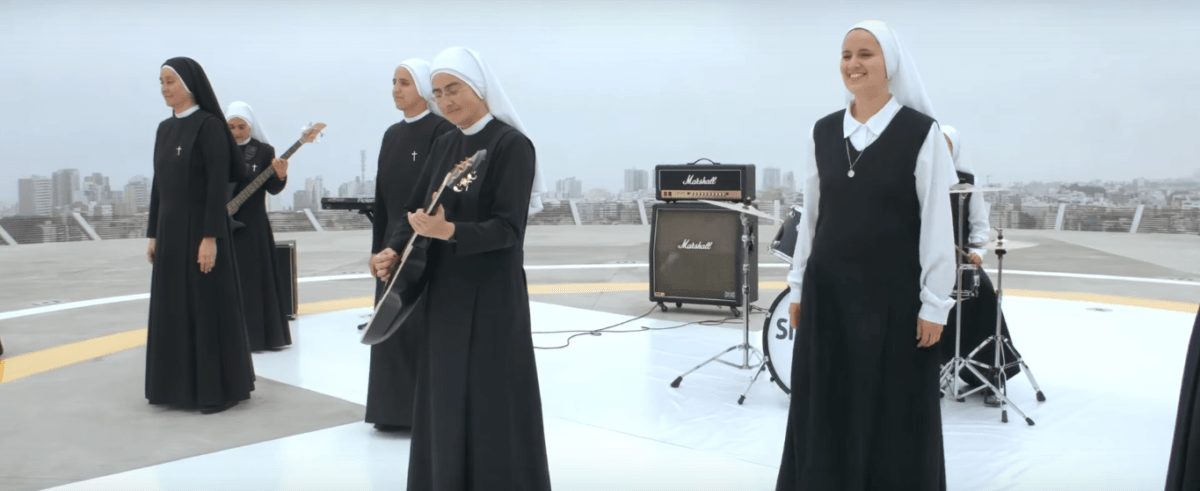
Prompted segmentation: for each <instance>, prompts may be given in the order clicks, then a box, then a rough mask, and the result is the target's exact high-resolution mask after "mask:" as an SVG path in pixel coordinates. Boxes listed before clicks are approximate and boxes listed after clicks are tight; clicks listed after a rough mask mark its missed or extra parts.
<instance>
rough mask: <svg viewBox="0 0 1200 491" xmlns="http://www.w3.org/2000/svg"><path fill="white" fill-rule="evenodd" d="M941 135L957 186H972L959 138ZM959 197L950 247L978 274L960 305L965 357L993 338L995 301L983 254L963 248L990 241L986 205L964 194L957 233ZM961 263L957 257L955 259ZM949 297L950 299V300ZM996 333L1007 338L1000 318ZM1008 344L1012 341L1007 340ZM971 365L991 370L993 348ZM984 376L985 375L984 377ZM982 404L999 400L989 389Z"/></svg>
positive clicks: (949, 335)
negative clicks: (971, 291) (973, 290)
mask: <svg viewBox="0 0 1200 491" xmlns="http://www.w3.org/2000/svg"><path fill="white" fill-rule="evenodd" d="M942 133H943V134H944V135H945V137H946V145H947V147H948V148H949V149H950V155H951V156H952V157H953V159H954V170H955V172H956V173H957V176H956V180H955V181H954V182H958V183H968V184H972V185H974V184H975V172H974V169H973V168H972V166H971V162H970V160H969V159H968V158H967V151H966V150H964V149H963V145H962V137H961V136H959V133H958V130H957V129H955V128H954V127H952V126H950V125H943V126H942ZM959 196H960V195H959V194H957V193H952V194H950V212H951V213H950V215H951V223H952V227H953V229H954V244H955V245H956V246H957V247H958V248H959V249H960V250H963V251H965V252H967V253H968V256H967V257H966V262H967V263H969V264H973V265H975V266H976V267H977V268H978V272H979V292H978V295H977V296H976V297H975V298H965V299H963V301H962V346H961V347H960V352H961V354H962V355H963V356H964V357H965V356H966V355H968V354H970V353H971V351H972V350H974V349H975V348H976V347H978V346H979V345H980V344H982V343H983V341H984V340H986V339H987V338H988V337H989V336H993V335H995V334H996V309H997V300H998V299H997V298H996V288H995V287H994V286H993V285H992V280H991V278H989V277H988V275H987V272H985V271H984V270H983V268H982V266H983V256H984V255H985V254H987V251H985V250H983V249H969V248H968V247H967V246H966V245H964V244H963V242H966V244H980V243H983V242H987V241H988V240H989V239H990V238H991V235H990V234H991V225H990V224H989V221H988V207H987V203H985V202H984V201H983V195H982V194H981V193H966V196H964V197H963V199H964V201H965V203H964V207H963V208H964V210H965V211H966V212H967V216H966V217H964V218H963V222H964V224H965V225H967V229H966V231H965V232H964V231H962V230H959V217H958V213H959V212H958V199H959ZM959 257H960V259H961V256H959ZM953 297H954V295H953V293H952V294H951V298H953ZM957 308H958V306H957V305H954V306H952V307H951V309H950V314H949V315H948V318H947V320H946V330H945V332H944V333H943V335H942V342H941V343H940V344H941V358H940V362H941V364H942V365H945V364H946V363H949V362H950V360H952V359H953V358H954V351H955V345H956V336H957V334H956V331H957V322H958V313H957V312H956V311H955V309H957ZM1000 330H1001V332H1002V333H1003V334H1004V336H1005V337H1008V335H1009V334H1008V323H1007V322H1006V320H1005V319H1004V318H1003V317H1001V318H1000ZM1009 341H1010V342H1011V341H1012V338H1011V337H1009ZM1004 349H1005V352H1004V353H1003V354H1004V357H1003V358H1001V359H1002V360H1005V359H1006V360H1009V361H1011V360H1014V359H1016V357H1017V356H1018V355H1019V353H1017V352H1015V350H1016V348H1012V349H1011V350H1010V349H1009V348H1008V347H1005V348H1004ZM973 359H974V360H975V361H978V362H980V363H983V364H985V365H988V366H991V365H993V364H994V363H995V362H996V351H995V346H994V345H988V347H987V348H985V349H983V350H980V351H979V353H977V354H976V355H975V357H974V358H973ZM1018 373H1021V367H1020V366H1018V365H1013V366H1011V367H1008V368H1007V369H1005V370H1004V374H1005V380H1008V379H1010V378H1013V376H1015V375H1016V374H1018ZM985 375H986V374H985ZM958 376H959V377H960V378H961V380H962V381H963V382H965V383H966V384H967V385H968V386H969V387H970V388H971V389H974V388H976V387H979V386H980V385H983V382H982V381H981V380H979V378H978V377H976V376H975V374H974V373H972V372H971V371H970V370H965V369H964V370H962V371H960V372H959V374H958ZM996 378H997V379H996V380H992V384H998V383H999V380H998V378H999V377H996ZM984 404H986V405H988V406H993V407H1000V400H999V399H998V398H997V397H996V395H995V394H994V393H992V390H991V389H985V390H984Z"/></svg>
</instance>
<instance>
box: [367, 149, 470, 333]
mask: <svg viewBox="0 0 1200 491" xmlns="http://www.w3.org/2000/svg"><path fill="white" fill-rule="evenodd" d="M486 156H487V150H480V151H478V152H475V155H473V156H471V157H470V158H468V159H467V160H464V161H462V162H461V163H459V164H458V165H456V166H454V168H453V169H450V172H448V173H446V177H445V178H444V179H442V184H441V186H438V188H437V190H436V192H435V194H434V195H433V199H431V200H430V203H429V206H426V207H425V209H426V210H431V212H435V211H436V210H437V206H438V201H439V200H440V198H441V197H442V195H443V193H444V191H445V190H446V188H451V189H453V190H454V192H456V193H457V192H462V191H465V190H466V189H467V187H469V186H470V185H471V183H472V182H474V181H475V178H476V174H475V170H476V169H478V168H479V166H480V164H482V163H483V159H484V158H485V157H486ZM432 240H433V239H431V238H429V237H425V236H423V235H419V234H417V233H415V232H414V233H413V234H412V237H409V239H408V245H406V246H405V247H404V252H403V253H402V254H401V255H400V260H399V261H397V262H396V264H394V265H393V266H392V267H391V268H389V269H388V274H387V281H388V285H387V290H386V291H384V293H383V296H382V297H380V299H379V304H377V305H376V306H375V312H374V313H373V314H371V320H370V321H367V326H366V327H365V328H364V329H363V334H362V343H363V344H379V343H382V342H383V341H384V340H386V339H387V338H388V337H390V336H391V335H392V334H393V333H395V332H396V330H397V329H399V328H400V325H401V324H403V323H404V320H405V319H407V318H408V316H409V314H411V313H412V310H413V307H414V306H416V304H417V301H418V300H420V299H421V295H422V294H423V293H424V292H425V285H427V284H428V283H429V277H428V276H427V274H426V271H427V270H426V266H427V263H426V260H427V256H428V252H427V250H428V249H429V244H430V242H431V241H432Z"/></svg>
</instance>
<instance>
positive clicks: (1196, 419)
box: [1166, 312, 1200, 491]
mask: <svg viewBox="0 0 1200 491" xmlns="http://www.w3.org/2000/svg"><path fill="white" fill-rule="evenodd" d="M1197 489H1200V312H1198V313H1197V314H1196V322H1195V323H1193V324H1192V340H1191V342H1190V343H1188V352H1187V362H1186V363H1185V364H1184V367H1183V384H1182V386H1181V387H1180V390H1179V412H1178V413H1177V414H1176V416H1175V441H1174V443H1173V444H1172V446H1171V462H1170V464H1169V465H1168V467H1167V487H1166V491H1195V490H1197Z"/></svg>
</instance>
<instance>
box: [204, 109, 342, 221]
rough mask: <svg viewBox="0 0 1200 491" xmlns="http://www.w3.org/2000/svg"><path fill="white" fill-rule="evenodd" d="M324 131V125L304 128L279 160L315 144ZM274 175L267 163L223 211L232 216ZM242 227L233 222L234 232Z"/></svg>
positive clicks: (271, 167)
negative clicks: (310, 144)
mask: <svg viewBox="0 0 1200 491" xmlns="http://www.w3.org/2000/svg"><path fill="white" fill-rule="evenodd" d="M324 129H325V123H317V124H314V125H310V126H305V127H304V129H303V130H302V132H301V133H300V139H299V140H296V143H293V144H292V146H291V148H288V149H287V151H286V152H283V155H281V156H280V157H279V158H281V159H284V160H287V159H289V158H291V157H292V155H293V154H295V153H296V151H297V150H300V147H302V146H304V144H305V143H315V142H316V141H317V140H318V139H319V138H320V137H321V131H323V130H324ZM274 175H275V166H273V165H270V163H268V164H267V169H266V170H264V171H262V173H261V174H259V175H258V177H256V178H254V180H253V181H251V182H250V184H248V185H247V186H246V188H245V189H243V190H242V192H240V193H238V195H237V196H235V197H234V198H233V200H231V201H230V202H229V204H227V205H225V210H226V211H228V212H229V216H233V214H234V213H237V211H238V210H239V209H241V207H242V205H244V204H246V200H248V199H250V196H253V195H254V193H255V192H256V191H258V189H259V188H261V187H263V184H266V183H267V179H270V178H271V176H274ZM244 226H245V225H243V224H242V223H241V222H238V221H236V220H234V221H233V228H234V229H235V230H236V229H239V228H242V227H244Z"/></svg>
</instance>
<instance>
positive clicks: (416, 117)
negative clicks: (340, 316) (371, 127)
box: [366, 58, 455, 431]
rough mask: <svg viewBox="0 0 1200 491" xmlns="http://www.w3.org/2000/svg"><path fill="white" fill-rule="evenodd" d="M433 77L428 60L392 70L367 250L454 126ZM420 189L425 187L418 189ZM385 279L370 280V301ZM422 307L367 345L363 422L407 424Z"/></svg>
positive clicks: (381, 243)
mask: <svg viewBox="0 0 1200 491" xmlns="http://www.w3.org/2000/svg"><path fill="white" fill-rule="evenodd" d="M432 83H433V82H432V81H431V80H430V76H429V62H427V61H425V60H421V59H417V58H413V59H409V60H404V62H402V63H400V66H398V67H396V70H395V71H394V72H393V74H392V101H393V102H395V104H396V109H399V110H400V112H401V113H403V117H404V119H403V120H402V121H400V122H398V123H396V124H393V125H392V126H391V127H389V128H388V129H387V131H385V132H384V133H383V144H382V145H381V146H380V149H379V164H378V166H377V171H376V174H375V218H374V220H373V221H372V224H371V232H372V242H371V254H372V255H374V254H378V253H379V252H380V251H382V250H383V249H384V247H386V245H387V237H390V236H391V235H392V233H394V232H395V231H396V226H397V225H398V224H400V223H407V222H408V211H407V210H406V209H405V206H407V205H408V202H409V201H410V200H412V196H413V194H414V189H415V188H416V187H417V179H418V178H419V177H420V176H421V170H422V169H423V168H424V167H425V161H426V158H427V157H429V149H430V148H431V147H433V142H434V140H437V138H438V137H440V136H442V135H444V134H446V133H448V132H450V131H453V130H454V129H455V127H454V124H453V123H451V122H449V121H446V118H443V117H441V115H439V114H437V108H436V106H435V105H434V104H433V103H432V100H433V89H432V86H431V84H432ZM422 191H424V190H423V189H422ZM386 287H387V284H386V283H384V282H382V281H378V282H375V303H379V300H380V298H381V297H382V296H383V293H384V291H385V290H386ZM423 314H424V312H423V308H422V307H421V306H417V308H416V309H415V310H414V312H413V313H412V314H411V315H410V316H409V317H408V319H407V320H406V321H405V323H404V324H402V325H401V326H400V328H399V329H398V330H397V331H396V333H394V334H392V336H391V337H389V338H388V339H387V340H385V341H383V342H382V343H379V344H375V345H372V346H371V369H370V374H369V375H368V379H369V380H368V383H367V416H366V422H367V423H374V425H375V429H377V430H380V431H403V430H408V429H410V428H411V427H412V418H413V396H414V394H415V393H416V384H417V366H416V362H417V343H418V342H419V341H418V338H414V337H413V336H414V334H417V333H420V332H422V331H423V330H424V326H423V325H422V326H421V327H414V326H416V325H419V324H422V323H423V322H424V315H423Z"/></svg>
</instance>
